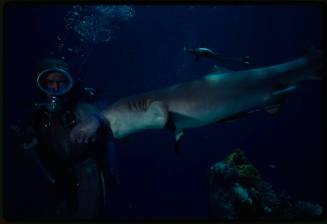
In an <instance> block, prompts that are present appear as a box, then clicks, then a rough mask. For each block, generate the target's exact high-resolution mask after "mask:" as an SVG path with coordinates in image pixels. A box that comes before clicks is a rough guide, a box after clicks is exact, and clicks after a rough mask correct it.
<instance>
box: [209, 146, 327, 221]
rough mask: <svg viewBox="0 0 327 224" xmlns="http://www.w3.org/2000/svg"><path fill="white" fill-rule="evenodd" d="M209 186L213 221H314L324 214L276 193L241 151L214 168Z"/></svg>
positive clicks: (232, 154) (312, 206) (315, 205)
mask: <svg viewBox="0 0 327 224" xmlns="http://www.w3.org/2000/svg"><path fill="white" fill-rule="evenodd" d="M209 186H210V210H209V215H210V218H215V219H230V220H234V219H305V218H308V219H313V218H320V217H321V216H322V214H323V208H322V207H321V206H320V205H318V204H313V203H310V202H304V201H298V202H294V201H293V200H292V198H291V197H290V196H289V195H288V194H287V193H286V192H282V193H280V194H278V193H276V192H275V191H274V190H273V189H272V186H271V184H269V183H268V182H266V181H263V180H262V178H261V175H260V173H259V171H258V170H257V168H256V167H255V166H254V165H253V164H251V163H250V162H249V161H248V159H247V157H246V156H245V153H244V152H243V151H242V150H240V149H237V150H235V151H234V152H233V153H231V154H230V155H228V156H227V157H226V158H225V159H224V160H223V161H220V162H217V163H216V164H214V165H213V166H211V168H210V175H209Z"/></svg>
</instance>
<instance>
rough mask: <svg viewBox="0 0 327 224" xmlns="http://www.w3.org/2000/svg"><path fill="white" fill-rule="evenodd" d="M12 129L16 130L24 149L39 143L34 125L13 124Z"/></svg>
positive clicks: (15, 132) (18, 140)
mask: <svg viewBox="0 0 327 224" xmlns="http://www.w3.org/2000/svg"><path fill="white" fill-rule="evenodd" d="M10 130H11V131H13V132H14V134H15V136H16V138H17V142H18V143H19V144H21V145H22V146H23V147H22V148H23V149H26V150H28V149H31V148H34V147H35V146H36V145H37V144H38V140H37V138H36V134H35V132H34V130H33V128H32V127H27V128H26V127H21V126H18V125H11V126H10Z"/></svg>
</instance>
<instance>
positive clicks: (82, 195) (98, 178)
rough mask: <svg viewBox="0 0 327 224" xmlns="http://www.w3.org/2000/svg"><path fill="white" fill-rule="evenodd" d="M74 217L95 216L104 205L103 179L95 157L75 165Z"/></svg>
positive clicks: (85, 217)
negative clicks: (75, 200) (75, 198)
mask: <svg viewBox="0 0 327 224" xmlns="http://www.w3.org/2000/svg"><path fill="white" fill-rule="evenodd" d="M74 173H75V176H76V197H77V211H76V214H75V217H76V218H82V219H89V218H96V217H97V216H98V215H99V214H100V212H101V209H103V207H104V179H103V176H102V172H101V171H100V169H99V167H98V165H97V163H96V160H95V159H88V160H86V161H83V162H82V163H81V164H79V165H77V166H75V168H74Z"/></svg>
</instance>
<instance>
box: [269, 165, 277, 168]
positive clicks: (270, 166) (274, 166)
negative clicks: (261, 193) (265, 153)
mask: <svg viewBox="0 0 327 224" xmlns="http://www.w3.org/2000/svg"><path fill="white" fill-rule="evenodd" d="M268 166H269V168H271V169H276V168H277V166H276V165H275V164H269V165H268Z"/></svg>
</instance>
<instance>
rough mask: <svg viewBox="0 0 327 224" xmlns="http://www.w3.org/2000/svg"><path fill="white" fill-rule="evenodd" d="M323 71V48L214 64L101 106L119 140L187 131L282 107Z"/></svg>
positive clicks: (181, 134)
mask: <svg viewBox="0 0 327 224" xmlns="http://www.w3.org/2000/svg"><path fill="white" fill-rule="evenodd" d="M322 71H323V62H322V53H321V51H319V50H316V51H314V52H311V53H310V54H307V55H304V56H302V57H299V58H296V59H293V60H291V61H288V62H285V63H281V64H276V65H272V66H266V67H259V68H252V69H247V70H239V71H230V70H227V69H217V67H216V69H215V70H214V71H212V72H210V73H209V74H206V75H205V76H203V77H201V78H200V79H196V80H193V81H189V82H185V83H180V84H177V85H173V86H170V87H167V88H162V89H157V90H153V91H149V92H145V93H141V94H137V95H133V96H129V97H124V98H121V99H119V100H118V101H116V102H115V103H113V104H111V105H109V106H107V107H106V108H105V109H103V110H102V111H101V114H102V116H103V118H104V119H105V120H106V122H107V123H108V125H109V126H110V130H111V132H112V135H113V137H114V138H116V139H122V138H125V137H127V136H129V135H131V134H133V133H136V132H140V131H143V130H147V129H168V130H170V131H172V132H173V133H174V135H175V139H176V142H179V141H180V139H181V137H182V136H183V133H184V130H185V129H189V128H196V127H200V126H205V125H209V124H214V123H222V122H229V121H233V120H237V119H239V118H241V117H243V116H246V115H248V114H250V113H253V112H256V111H262V110H265V111H267V112H269V113H272V114H274V113H276V112H278V110H279V108H280V106H281V104H282V103H283V102H284V101H285V99H286V98H287V96H288V95H289V94H290V93H292V92H294V90H296V89H297V88H298V85H299V83H301V82H302V81H306V80H319V79H321V78H320V77H321V74H322Z"/></svg>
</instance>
